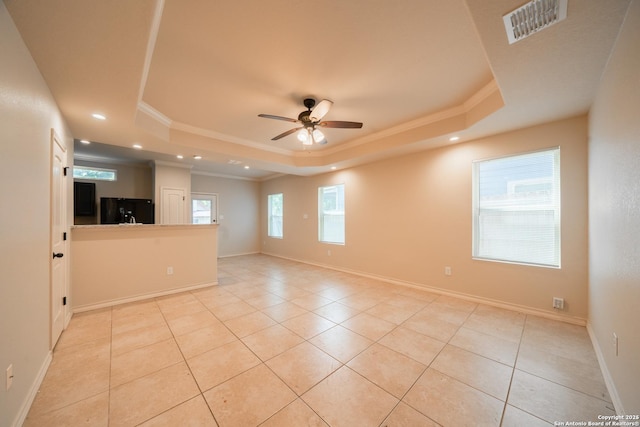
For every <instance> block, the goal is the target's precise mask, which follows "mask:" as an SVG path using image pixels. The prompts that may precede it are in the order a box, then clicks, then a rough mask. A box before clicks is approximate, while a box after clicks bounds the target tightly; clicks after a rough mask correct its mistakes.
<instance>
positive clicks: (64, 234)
mask: <svg viewBox="0 0 640 427" xmlns="http://www.w3.org/2000/svg"><path fill="white" fill-rule="evenodd" d="M62 240H67V232H66V231H65V232H64V233H62Z"/></svg>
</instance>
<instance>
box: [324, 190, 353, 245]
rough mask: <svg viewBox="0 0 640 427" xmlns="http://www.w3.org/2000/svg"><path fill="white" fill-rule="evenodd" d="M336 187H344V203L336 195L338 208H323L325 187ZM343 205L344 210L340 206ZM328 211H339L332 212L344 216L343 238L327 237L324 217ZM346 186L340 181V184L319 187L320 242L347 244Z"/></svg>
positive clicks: (336, 215) (335, 215)
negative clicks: (326, 209) (331, 238)
mask: <svg viewBox="0 0 640 427" xmlns="http://www.w3.org/2000/svg"><path fill="white" fill-rule="evenodd" d="M334 187H342V201H341V202H342V203H340V200H339V198H338V196H336V209H334V210H333V211H325V210H324V209H323V201H324V197H323V196H324V189H329V188H334ZM340 205H341V206H340ZM340 207H342V210H340V209H339V208H340ZM327 212H338V214H332V215H333V216H334V217H338V216H341V217H342V230H341V235H342V240H341V241H340V240H330V239H328V238H327V236H326V235H325V234H326V233H325V231H326V230H325V227H324V225H325V222H324V218H325V216H327ZM346 218H347V216H346V186H345V184H344V183H338V184H330V185H321V186H319V187H318V241H319V242H320V243H326V244H331V245H345V244H346V240H347V238H346V228H347V226H346Z"/></svg>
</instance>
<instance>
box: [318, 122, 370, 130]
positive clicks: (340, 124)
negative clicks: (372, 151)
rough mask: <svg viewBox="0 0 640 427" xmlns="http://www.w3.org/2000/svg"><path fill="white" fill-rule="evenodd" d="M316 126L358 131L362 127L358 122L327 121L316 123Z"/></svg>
mask: <svg viewBox="0 0 640 427" xmlns="http://www.w3.org/2000/svg"><path fill="white" fill-rule="evenodd" d="M318 126H322V127H325V128H349V129H360V128H361V127H362V123H360V122H342V121H327V122H320V123H318Z"/></svg>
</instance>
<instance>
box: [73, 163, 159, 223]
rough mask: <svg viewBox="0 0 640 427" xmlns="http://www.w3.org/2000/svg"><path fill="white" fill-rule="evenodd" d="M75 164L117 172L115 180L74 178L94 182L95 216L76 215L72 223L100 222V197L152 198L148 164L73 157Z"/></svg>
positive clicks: (150, 174) (151, 179)
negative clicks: (128, 163)
mask: <svg viewBox="0 0 640 427" xmlns="http://www.w3.org/2000/svg"><path fill="white" fill-rule="evenodd" d="M74 164H75V165H77V166H88V167H95V168H102V169H115V170H116V171H117V173H118V179H117V180H116V181H92V180H83V179H75V181H80V182H94V183H95V184H96V211H97V212H96V216H95V217H76V218H75V221H74V224H99V223H100V197H127V198H133V199H153V196H154V191H153V173H152V172H153V171H152V168H151V166H149V165H124V164H115V163H101V162H89V161H86V160H80V159H75V160H74Z"/></svg>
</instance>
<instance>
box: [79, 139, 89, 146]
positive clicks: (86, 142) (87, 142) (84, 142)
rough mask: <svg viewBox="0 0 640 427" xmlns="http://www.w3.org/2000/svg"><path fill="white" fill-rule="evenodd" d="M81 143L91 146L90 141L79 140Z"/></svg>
mask: <svg viewBox="0 0 640 427" xmlns="http://www.w3.org/2000/svg"><path fill="white" fill-rule="evenodd" d="M80 142H81V143H83V144H85V145H89V144H91V141H89V140H87V139H81V140H80Z"/></svg>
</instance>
